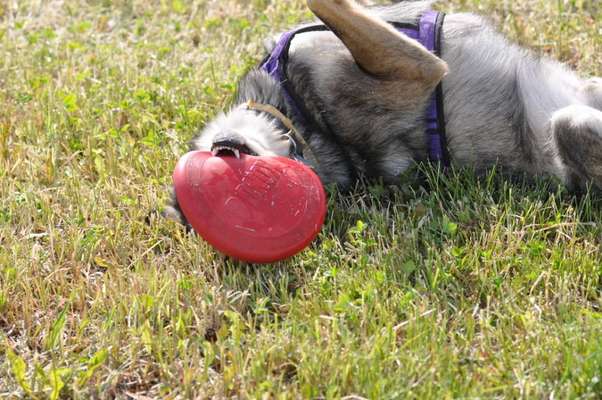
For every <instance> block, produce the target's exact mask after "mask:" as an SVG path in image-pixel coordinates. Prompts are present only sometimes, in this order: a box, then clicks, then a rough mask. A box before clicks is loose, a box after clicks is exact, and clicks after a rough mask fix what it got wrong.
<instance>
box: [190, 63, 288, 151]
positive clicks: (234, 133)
mask: <svg viewBox="0 0 602 400" xmlns="http://www.w3.org/2000/svg"><path fill="white" fill-rule="evenodd" d="M249 100H253V101H257V102H258V103H265V104H270V105H272V106H274V107H276V108H277V109H280V110H282V111H284V108H285V105H284V104H285V103H284V99H283V97H282V93H281V88H280V86H279V85H278V83H277V82H275V81H274V80H273V78H271V77H270V76H269V75H267V74H265V73H263V72H261V71H252V72H251V73H249V74H248V75H247V76H246V77H245V78H244V79H243V80H242V81H241V82H240V84H239V88H238V95H237V96H236V101H235V105H234V106H233V107H232V108H231V109H230V110H229V111H227V112H223V113H221V114H219V115H218V116H217V117H216V118H215V119H214V120H213V121H211V122H210V123H209V124H208V125H207V126H206V127H205V128H204V129H203V130H202V131H201V133H200V135H198V136H197V137H196V138H195V139H193V141H192V143H191V147H192V149H194V150H202V151H212V152H213V153H214V154H218V153H231V154H234V155H236V156H239V155H240V154H241V153H245V154H250V155H258V156H284V157H289V156H290V155H291V151H292V146H293V145H294V144H293V143H292V141H291V137H290V135H288V130H287V129H286V127H284V126H282V123H281V122H280V121H279V120H278V119H277V118H274V116H272V115H270V114H269V113H265V112H261V111H257V110H253V109H249V107H247V106H246V102H247V101H249Z"/></svg>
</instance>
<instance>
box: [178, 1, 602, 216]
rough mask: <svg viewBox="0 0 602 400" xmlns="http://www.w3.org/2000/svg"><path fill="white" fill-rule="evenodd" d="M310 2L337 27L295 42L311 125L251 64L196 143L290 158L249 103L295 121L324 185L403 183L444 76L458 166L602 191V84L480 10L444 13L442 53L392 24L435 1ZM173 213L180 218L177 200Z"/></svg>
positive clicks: (421, 155) (296, 81) (418, 155)
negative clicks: (492, 22)
mask: <svg viewBox="0 0 602 400" xmlns="http://www.w3.org/2000/svg"><path fill="white" fill-rule="evenodd" d="M308 5H309V7H310V8H311V9H312V11H313V12H314V13H315V14H316V15H317V16H318V17H319V18H320V19H321V20H322V21H324V23H326V24H327V25H328V26H329V27H330V28H331V29H332V31H334V32H336V36H335V34H334V33H332V32H312V33H304V34H300V35H299V36H298V37H296V38H295V39H294V41H293V42H292V45H291V48H290V52H289V59H288V63H287V67H286V68H287V75H288V78H289V79H290V86H291V87H292V88H293V90H294V91H295V93H296V94H297V95H298V96H299V98H300V100H301V102H302V103H303V105H304V108H305V110H306V111H307V113H308V114H309V115H311V119H310V122H309V123H308V122H307V121H303V123H301V121H299V120H298V119H295V118H294V113H293V112H292V111H291V108H290V105H289V104H287V102H286V101H285V98H284V96H283V93H282V88H281V86H280V83H279V82H277V81H276V80H274V79H273V78H272V77H270V76H269V75H267V74H266V73H265V72H262V71H259V70H255V71H251V72H250V73H249V74H248V75H247V76H246V77H244V78H243V79H242V81H241V82H240V85H239V93H238V97H237V100H236V104H235V105H234V107H233V108H232V110H231V111H229V112H228V113H226V114H222V115H220V116H218V117H217V118H216V120H215V121H213V122H211V123H210V124H209V125H208V126H207V127H206V128H205V129H204V131H203V132H202V133H201V135H199V137H197V138H196V139H194V140H193V142H192V148H193V149H199V150H207V151H211V150H214V151H216V150H220V149H224V148H226V149H233V150H236V151H244V152H248V153H251V154H258V155H281V156H289V155H290V143H289V140H288V139H287V136H285V135H286V133H287V129H286V128H285V127H283V126H282V123H281V122H280V120H279V119H278V118H275V117H274V116H272V115H271V114H269V113H265V112H257V111H253V110H249V109H247V108H245V107H243V106H240V105H241V104H244V103H245V102H246V101H248V100H253V101H256V102H259V103H264V104H269V105H272V106H274V107H275V108H277V109H279V110H280V111H282V112H283V113H285V114H287V116H288V117H289V118H291V119H293V123H294V124H295V126H296V128H297V130H299V131H300V133H301V134H302V135H303V136H304V137H305V138H306V140H307V142H308V144H309V147H310V149H311V152H312V153H313V155H314V157H315V159H316V160H317V165H316V166H315V167H316V169H317V171H318V173H319V175H320V177H321V178H322V180H323V182H324V183H332V182H334V183H337V184H338V185H339V186H342V187H348V186H349V185H351V184H353V182H354V180H355V179H357V178H358V177H360V176H365V177H367V178H369V179H370V178H378V179H383V180H384V181H385V182H387V183H395V182H396V180H397V179H398V177H399V176H400V175H401V174H402V173H403V172H404V171H405V170H407V168H408V167H410V166H411V165H412V164H413V163H414V162H417V161H423V160H426V159H427V156H428V145H427V136H426V135H425V121H424V118H425V109H426V107H427V105H428V102H429V100H430V99H431V96H432V93H433V91H434V89H435V88H436V86H437V85H438V84H439V83H440V82H441V81H442V84H443V99H444V109H445V121H446V132H447V133H446V136H447V148H448V151H449V156H450V159H451V161H452V163H453V164H454V165H456V166H471V167H474V168H475V169H477V170H479V169H483V168H487V167H490V166H492V165H494V164H498V165H501V166H503V167H506V168H509V169H511V170H516V171H522V172H527V173H531V174H536V175H551V176H555V177H557V178H559V179H560V180H561V181H562V182H563V183H565V184H566V185H569V186H571V187H583V186H584V185H585V184H586V183H587V182H592V183H593V184H595V185H597V186H599V187H602V111H601V110H602V80H600V79H591V80H589V81H585V80H582V79H580V78H579V77H578V76H577V75H576V74H575V73H573V72H571V71H570V70H568V69H567V68H565V67H564V66H563V65H561V64H559V63H556V62H554V61H551V60H547V59H541V58H537V57H535V56H534V55H532V54H530V53H529V52H528V51H526V50H523V49H521V48H519V47H518V46H516V45H513V44H510V43H509V42H508V41H507V40H506V39H504V38H503V37H502V36H501V35H500V34H498V33H496V32H495V31H494V30H493V29H492V28H491V27H490V26H489V24H488V23H487V22H486V21H485V20H483V19H482V18H480V17H477V16H475V15H472V14H451V15H448V16H447V17H446V19H445V23H444V25H443V30H442V52H441V58H438V57H436V56H434V55H433V54H431V53H430V52H428V51H426V50H425V49H424V48H422V47H421V46H419V45H418V44H417V43H416V42H414V41H412V40H411V39H408V38H407V37H404V36H403V35H402V34H400V33H398V32H397V31H395V30H394V29H393V28H392V27H391V26H390V25H388V24H387V23H385V22H384V21H388V22H399V23H414V22H415V21H416V20H417V19H418V18H419V17H420V15H421V14H422V13H423V12H424V11H425V10H427V9H428V8H429V7H430V2H422V1H405V2H401V3H398V4H395V5H391V6H387V7H378V8H370V9H365V8H361V7H360V6H358V5H357V4H355V3H354V2H353V1H351V0H309V1H308ZM167 214H168V215H172V216H174V217H179V212H178V207H177V203H176V204H175V207H174V208H169V209H168V210H167Z"/></svg>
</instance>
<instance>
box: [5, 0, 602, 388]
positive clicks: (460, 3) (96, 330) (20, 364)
mask: <svg viewBox="0 0 602 400" xmlns="http://www.w3.org/2000/svg"><path fill="white" fill-rule="evenodd" d="M439 7H440V8H441V9H445V10H450V11H451V10H471V11H476V12H480V13H483V14H486V15H488V16H490V17H491V19H492V21H493V22H494V23H495V24H497V25H498V26H499V27H500V29H502V30H503V31H504V32H505V33H506V34H508V35H509V36H510V37H512V38H513V39H514V40H516V41H518V42H520V43H522V44H524V45H527V46H529V47H531V48H533V49H534V51H536V52H538V53H541V54H548V55H550V56H552V57H556V58H559V59H561V60H563V61H565V62H567V63H569V64H570V65H571V66H573V67H574V68H577V69H578V70H579V71H580V72H581V73H582V74H583V75H602V70H601V67H600V63H599V54H600V52H601V49H602V32H601V31H600V23H599V21H600V20H602V7H600V5H599V4H598V2H597V1H595V0H589V1H588V0H571V1H568V0H559V1H547V0H525V1H522V2H499V1H495V0H445V1H442V2H441V3H440V5H439ZM308 16H309V15H308V13H307V11H306V9H305V8H304V6H303V4H302V1H292V0H287V1H269V0H251V1H247V0H219V1H217V0H195V1H191V2H186V1H182V0H169V1H167V0H162V1H148V2H143V1H131V0H122V1H120V0H90V1H76V0H68V1H56V0H48V1H40V0H23V1H16V0H4V1H0V398H18V397H31V398H52V399H56V398H90V397H93V398H114V397H117V398H132V399H146V398H149V397H150V398H195V397H199V398H207V397H218V398H222V397H239V398H247V397H253V398H272V397H274V398H298V397H306V398H341V397H345V396H352V395H355V396H361V397H366V398H473V397H479V398H583V399H588V398H599V397H600V396H601V395H602V381H601V380H602V335H601V334H600V332H602V311H601V307H602V302H601V292H602V280H601V274H602V256H601V255H600V244H601V241H602V239H601V238H602V227H601V225H600V221H601V220H602V202H601V201H600V196H599V195H598V194H594V193H588V194H585V195H583V196H580V197H575V196H573V195H571V194H570V193H567V192H566V191H565V190H563V189H561V188H556V187H555V186H554V184H553V182H548V181H542V180H540V181H537V182H535V183H529V182H522V181H512V182H511V181H509V180H508V179H506V178H505V177H504V176H502V175H501V174H499V173H496V172H495V171H491V173H489V174H488V175H487V176H486V177H481V178H477V177H476V176H475V174H473V173H472V172H471V171H454V172H453V173H451V174H450V175H449V176H444V175H442V174H440V173H438V172H437V171H434V170H433V169H429V167H425V173H426V175H427V176H428V177H427V179H426V182H423V183H421V182H420V181H416V180H415V179H413V178H411V177H408V178H407V179H405V180H404V181H403V182H402V184H401V186H400V187H399V188H397V189H392V188H386V187H381V186H378V185H377V186H371V187H367V188H365V187H360V188H358V190H357V191H355V192H354V193H353V194H352V195H350V196H345V197H343V196H340V195H338V194H336V193H333V194H332V196H331V198H330V207H329V210H330V211H329V215H328V222H327V224H326V226H325V228H324V230H323V232H322V233H321V235H320V237H319V240H318V241H316V242H315V243H314V244H313V245H312V246H311V248H309V249H308V250H306V251H304V252H303V253H301V254H300V255H298V256H296V257H295V258H293V259H292V260H289V261H287V262H283V263H280V264H277V265H273V266H251V265H245V264H242V263H237V262H233V261H230V260H225V259H223V258H222V257H220V256H219V255H217V254H216V253H215V252H213V251H212V250H211V249H210V248H209V247H208V246H207V245H206V244H204V243H203V242H202V241H201V240H199V239H198V238H197V237H195V236H194V235H187V234H186V233H185V232H184V230H182V228H181V227H179V226H177V225H175V224H172V223H171V222H168V221H165V220H162V219H160V218H154V217H153V218H151V220H150V223H147V222H146V221H145V220H146V217H147V216H148V215H149V213H152V211H153V210H155V209H156V208H157V207H160V205H161V204H163V203H164V202H165V200H166V191H165V188H166V186H167V185H169V183H170V175H171V171H172V169H173V167H174V165H175V162H176V160H177V158H178V156H179V155H181V154H182V153H183V152H184V150H185V143H186V141H187V140H188V139H190V138H191V137H192V136H193V135H194V134H195V132H197V131H198V130H199V128H200V127H201V126H203V124H204V123H206V121H208V120H209V119H210V118H211V117H212V116H213V115H214V114H215V113H216V112H217V111H218V110H220V109H221V108H222V107H224V106H226V105H227V104H228V102H229V98H230V96H231V95H232V93H233V90H234V89H235V86H234V83H235V82H236V79H237V77H239V76H240V75H241V74H242V73H244V71H245V70H247V69H248V68H250V67H251V66H252V65H254V64H255V63H256V62H257V61H258V60H259V59H260V58H261V54H262V51H261V38H262V37H263V36H265V35H266V34H267V33H269V32H274V31H277V30H278V29H281V28H284V27H287V26H289V25H291V24H293V23H295V22H298V21H300V20H303V19H305V18H307V17H308Z"/></svg>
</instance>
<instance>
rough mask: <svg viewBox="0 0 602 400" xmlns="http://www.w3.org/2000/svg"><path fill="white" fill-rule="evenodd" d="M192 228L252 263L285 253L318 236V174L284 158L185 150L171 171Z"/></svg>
mask: <svg viewBox="0 0 602 400" xmlns="http://www.w3.org/2000/svg"><path fill="white" fill-rule="evenodd" d="M173 180H174V186H175V190H176V197H177V198H178V203H179V205H180V208H181V209H182V212H183V213H184V215H185V216H186V219H187V220H188V222H189V223H190V225H192V227H193V228H194V230H195V231H196V232H197V233H198V234H199V235H201V237H202V238H203V239H205V240H206V241H207V242H208V243H209V244H211V245H212V246H213V247H215V248H216V249H218V250H219V251H221V252H222V253H224V254H226V255H228V256H231V257H234V258H236V259H239V260H244V261H248V262H254V263H270V262H275V261H279V260H283V259H285V258H288V257H291V256H293V255H295V254H297V253H298V252H300V251H301V250H303V249H304V248H305V247H307V246H308V245H309V244H310V243H311V242H312V241H313V240H314V239H315V238H316V236H317V235H318V233H319V232H320V229H321V227H322V224H323V223H324V218H325V216H326V195H325V193H324V188H323V187H322V183H321V181H320V178H318V176H317V175H316V174H315V173H314V172H313V171H312V170H311V169H310V168H309V167H307V166H305V165H303V164H301V163H300V162H297V161H294V160H291V159H288V158H284V157H254V156H249V155H244V154H241V157H240V159H238V158H236V157H234V156H224V157H216V156H213V155H212V154H211V153H208V152H201V151H194V152H190V153H188V154H186V155H184V157H182V159H180V161H179V162H178V165H177V166H176V170H175V172H174V174H173Z"/></svg>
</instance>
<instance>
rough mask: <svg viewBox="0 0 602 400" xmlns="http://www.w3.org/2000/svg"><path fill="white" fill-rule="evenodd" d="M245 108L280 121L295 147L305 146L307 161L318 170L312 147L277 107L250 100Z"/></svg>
mask: <svg viewBox="0 0 602 400" xmlns="http://www.w3.org/2000/svg"><path fill="white" fill-rule="evenodd" d="M243 106H245V107H246V108H247V109H249V110H254V111H261V112H265V113H268V114H270V115H271V116H273V117H274V118H276V119H278V120H279V121H280V122H282V125H284V126H285V127H286V129H288V130H289V131H288V133H287V135H288V136H289V138H290V139H291V140H292V142H293V146H295V147H296V146H297V143H300V144H301V145H302V146H303V154H304V157H305V158H307V161H309V163H310V164H311V166H313V167H314V168H316V167H317V166H318V162H317V161H318V160H317V159H316V157H315V156H314V154H313V152H312V151H311V147H309V145H308V144H307V142H306V141H305V139H304V138H303V135H301V134H300V133H299V131H298V130H297V129H296V128H295V126H294V125H293V121H291V120H290V118H288V117H287V116H286V115H284V114H283V113H282V112H281V111H280V110H278V109H277V108H276V107H274V106H272V105H270V104H262V103H258V102H256V101H255V100H249V101H247V102H246V103H244V104H243Z"/></svg>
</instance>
